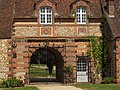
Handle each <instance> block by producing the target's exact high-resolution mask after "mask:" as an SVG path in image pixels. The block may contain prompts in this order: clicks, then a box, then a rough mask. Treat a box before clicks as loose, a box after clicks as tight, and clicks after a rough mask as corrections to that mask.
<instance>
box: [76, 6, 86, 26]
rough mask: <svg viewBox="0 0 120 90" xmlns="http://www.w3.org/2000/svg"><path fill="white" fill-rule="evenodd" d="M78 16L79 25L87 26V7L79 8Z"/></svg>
mask: <svg viewBox="0 0 120 90" xmlns="http://www.w3.org/2000/svg"><path fill="white" fill-rule="evenodd" d="M76 16H77V24H86V8H85V7H78V8H77V12H76Z"/></svg>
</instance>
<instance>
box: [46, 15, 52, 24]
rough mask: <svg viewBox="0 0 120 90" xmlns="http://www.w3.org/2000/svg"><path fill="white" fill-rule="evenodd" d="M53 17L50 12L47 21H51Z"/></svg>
mask: <svg viewBox="0 0 120 90" xmlns="http://www.w3.org/2000/svg"><path fill="white" fill-rule="evenodd" d="M51 18H52V17H51V14H48V15H47V23H51Z"/></svg>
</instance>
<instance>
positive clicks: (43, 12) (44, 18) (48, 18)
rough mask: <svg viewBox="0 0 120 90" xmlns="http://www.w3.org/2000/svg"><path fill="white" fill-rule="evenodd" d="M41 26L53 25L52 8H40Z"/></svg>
mask: <svg viewBox="0 0 120 90" xmlns="http://www.w3.org/2000/svg"><path fill="white" fill-rule="evenodd" d="M39 13H40V14H39V15H40V24H52V8H51V7H41V8H40V12H39Z"/></svg>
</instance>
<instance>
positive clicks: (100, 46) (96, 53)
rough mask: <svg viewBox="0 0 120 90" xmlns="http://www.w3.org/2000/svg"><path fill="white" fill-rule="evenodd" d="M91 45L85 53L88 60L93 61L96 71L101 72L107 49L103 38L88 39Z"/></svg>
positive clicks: (93, 37) (104, 63)
mask: <svg viewBox="0 0 120 90" xmlns="http://www.w3.org/2000/svg"><path fill="white" fill-rule="evenodd" d="M90 42H91V45H90V47H89V50H88V51H87V56H88V58H89V59H92V58H93V59H94V64H95V65H96V67H97V70H98V71H102V70H103V69H104V67H105V65H106V63H107V47H106V43H105V42H106V40H105V38H104V37H95V36H92V37H90Z"/></svg>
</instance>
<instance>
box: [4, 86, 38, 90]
mask: <svg viewBox="0 0 120 90" xmlns="http://www.w3.org/2000/svg"><path fill="white" fill-rule="evenodd" d="M3 90H39V89H38V88H36V87H17V88H4V89H3Z"/></svg>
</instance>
